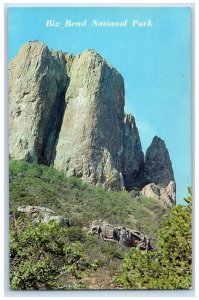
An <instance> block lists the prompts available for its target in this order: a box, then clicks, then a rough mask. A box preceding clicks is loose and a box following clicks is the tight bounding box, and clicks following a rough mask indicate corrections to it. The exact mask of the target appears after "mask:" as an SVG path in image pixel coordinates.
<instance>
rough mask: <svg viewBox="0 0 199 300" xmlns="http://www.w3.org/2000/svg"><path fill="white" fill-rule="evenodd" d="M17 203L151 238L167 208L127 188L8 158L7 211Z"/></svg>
mask: <svg viewBox="0 0 199 300" xmlns="http://www.w3.org/2000/svg"><path fill="white" fill-rule="evenodd" d="M19 205H39V206H44V207H48V208H50V209H52V210H53V211H54V212H55V213H56V214H61V215H66V216H67V218H68V219H69V220H70V222H71V224H72V225H73V226H76V227H84V226H87V227H88V226H89V224H90V223H91V221H93V220H98V219H102V220H106V221H107V222H109V223H111V224H117V225H122V226H127V227H130V228H133V229H138V230H141V231H143V232H144V233H145V234H146V235H149V236H151V237H153V236H154V235H155V233H156V231H157V229H158V228H159V225H160V221H161V216H162V215H163V214H165V213H166V209H165V208H164V207H162V206H161V205H160V204H159V203H158V202H157V201H155V200H153V199H148V198H145V197H139V196H134V194H133V193H132V192H131V193H128V192H126V191H120V192H113V191H106V190H104V189H103V188H102V187H101V186H98V187H91V186H89V185H88V184H86V183H84V182H83V181H82V180H81V179H78V178H76V177H68V178H67V177H66V176H65V175H64V174H63V173H62V172H59V171H56V170H55V169H53V168H52V167H46V166H43V165H36V164H29V163H27V162H25V161H23V160H22V161H14V160H13V161H10V212H11V213H16V211H17V207H18V206H19Z"/></svg>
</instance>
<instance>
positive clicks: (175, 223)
mask: <svg viewBox="0 0 199 300" xmlns="http://www.w3.org/2000/svg"><path fill="white" fill-rule="evenodd" d="M188 192H189V195H188V196H187V197H186V198H184V200H185V201H186V202H187V205H175V206H174V207H173V208H172V211H171V213H170V215H169V217H167V218H166V219H165V221H164V224H163V226H162V228H161V229H160V230H159V232H158V250H157V251H154V252H141V251H140V249H135V248H131V249H130V250H129V252H128V253H127V255H126V257H125V259H124V264H123V267H122V272H121V275H120V276H119V279H118V282H119V283H120V284H121V285H122V287H124V288H128V289H188V288H190V287H191V282H192V268H191V267H192V247H191V246H192V224H191V223H192V222H191V220H192V218H191V217H192V197H191V194H192V193H191V187H189V188H188Z"/></svg>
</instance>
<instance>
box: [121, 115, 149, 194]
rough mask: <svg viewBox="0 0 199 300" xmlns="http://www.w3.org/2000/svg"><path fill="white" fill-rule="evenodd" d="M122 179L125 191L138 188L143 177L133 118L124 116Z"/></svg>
mask: <svg viewBox="0 0 199 300" xmlns="http://www.w3.org/2000/svg"><path fill="white" fill-rule="evenodd" d="M123 145H124V149H123V178H124V185H125V188H126V190H128V191H130V190H132V189H133V188H140V187H141V186H142V184H143V176H144V154H143V152H142V146H141V142H140V137H139V132H138V129H137V126H136V123H135V118H134V117H133V116H132V115H131V114H125V116H124V140H123Z"/></svg>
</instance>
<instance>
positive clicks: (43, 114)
mask: <svg viewBox="0 0 199 300" xmlns="http://www.w3.org/2000/svg"><path fill="white" fill-rule="evenodd" d="M65 65H66V60H65V56H64V54H63V53H62V52H56V51H50V50H49V49H48V47H47V46H46V45H44V44H43V43H40V42H30V43H27V44H25V45H23V46H22V47H21V49H20V51H19V53H18V54H17V56H16V57H15V58H14V59H13V60H12V61H11V63H10V64H9V88H8V89H9V149H10V156H11V157H12V158H15V159H23V158H26V159H27V160H28V161H30V162H36V163H45V164H50V162H51V160H52V156H53V154H54V147H55V143H56V139H57V136H58V133H59V130H60V126H61V123H62V116H63V112H64V109H65V102H64V96H65V91H66V85H67V75H66V72H65Z"/></svg>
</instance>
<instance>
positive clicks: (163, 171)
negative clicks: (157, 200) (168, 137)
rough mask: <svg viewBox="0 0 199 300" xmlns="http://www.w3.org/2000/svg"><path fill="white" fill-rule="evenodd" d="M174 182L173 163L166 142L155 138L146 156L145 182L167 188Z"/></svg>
mask: <svg viewBox="0 0 199 300" xmlns="http://www.w3.org/2000/svg"><path fill="white" fill-rule="evenodd" d="M173 180H174V174H173V168H172V163H171V160H170V156H169V152H168V150H167V148H166V145H165V142H164V141H163V140H161V138H159V137H157V136H155V137H154V138H153V141H152V143H151V145H150V146H149V148H148V149H147V151H146V156H145V181H146V183H151V182H153V183H155V184H159V185H161V186H163V187H166V186H167V185H168V184H169V182H170V181H173Z"/></svg>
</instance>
